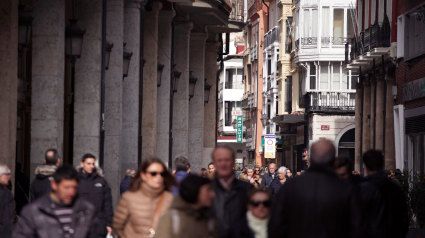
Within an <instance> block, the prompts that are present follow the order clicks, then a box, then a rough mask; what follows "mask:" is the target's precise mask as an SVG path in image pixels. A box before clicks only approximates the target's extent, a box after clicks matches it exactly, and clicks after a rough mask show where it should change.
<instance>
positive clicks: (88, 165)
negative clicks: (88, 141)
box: [80, 154, 96, 174]
mask: <svg viewBox="0 0 425 238" xmlns="http://www.w3.org/2000/svg"><path fill="white" fill-rule="evenodd" d="M80 166H81V168H82V170H83V173H86V174H91V173H93V171H94V170H95V169H96V157H95V156H94V155H92V154H85V155H83V157H81V162H80Z"/></svg>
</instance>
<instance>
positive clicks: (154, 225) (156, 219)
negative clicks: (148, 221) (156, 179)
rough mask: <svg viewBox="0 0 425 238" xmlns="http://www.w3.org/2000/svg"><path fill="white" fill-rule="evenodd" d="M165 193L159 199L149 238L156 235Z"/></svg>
mask: <svg viewBox="0 0 425 238" xmlns="http://www.w3.org/2000/svg"><path fill="white" fill-rule="evenodd" d="M164 197H165V194H164V193H162V195H161V198H160V199H159V202H158V206H157V207H156V211H155V216H154V217H153V221H152V227H151V228H150V229H149V233H150V234H149V238H153V237H155V229H154V227H156V225H157V224H158V220H159V216H160V213H161V207H162V202H163V201H164Z"/></svg>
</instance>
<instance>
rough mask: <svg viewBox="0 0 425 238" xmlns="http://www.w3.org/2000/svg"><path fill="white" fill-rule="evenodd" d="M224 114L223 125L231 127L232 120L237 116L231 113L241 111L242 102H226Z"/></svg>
mask: <svg viewBox="0 0 425 238" xmlns="http://www.w3.org/2000/svg"><path fill="white" fill-rule="evenodd" d="M225 105H226V114H225V120H224V125H225V126H232V122H233V120H235V119H236V117H237V116H233V115H232V111H242V102H241V101H226V102H225Z"/></svg>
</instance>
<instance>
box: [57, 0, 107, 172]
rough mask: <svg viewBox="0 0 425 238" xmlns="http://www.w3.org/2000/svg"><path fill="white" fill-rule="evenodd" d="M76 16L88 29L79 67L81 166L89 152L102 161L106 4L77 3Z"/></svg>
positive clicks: (78, 148) (80, 0)
mask: <svg viewBox="0 0 425 238" xmlns="http://www.w3.org/2000/svg"><path fill="white" fill-rule="evenodd" d="M76 13H77V18H78V22H77V24H78V25H79V26H80V27H81V28H82V29H86V33H85V35H84V39H83V47H82V50H81V58H80V59H77V62H76V64H75V92H74V94H75V108H74V152H73V153H74V155H73V158H74V160H73V163H74V165H79V164H80V158H81V156H83V154H85V153H92V154H93V155H94V156H96V158H99V141H100V82H101V59H102V55H101V52H102V1H101V0H93V1H85V0H77V1H76ZM62 54H63V52H62Z"/></svg>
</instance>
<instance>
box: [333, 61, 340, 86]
mask: <svg viewBox="0 0 425 238" xmlns="http://www.w3.org/2000/svg"><path fill="white" fill-rule="evenodd" d="M333 66H334V67H333V75H332V88H333V89H334V90H339V89H340V88H339V80H340V67H341V66H340V65H339V63H334V65H333Z"/></svg>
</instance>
